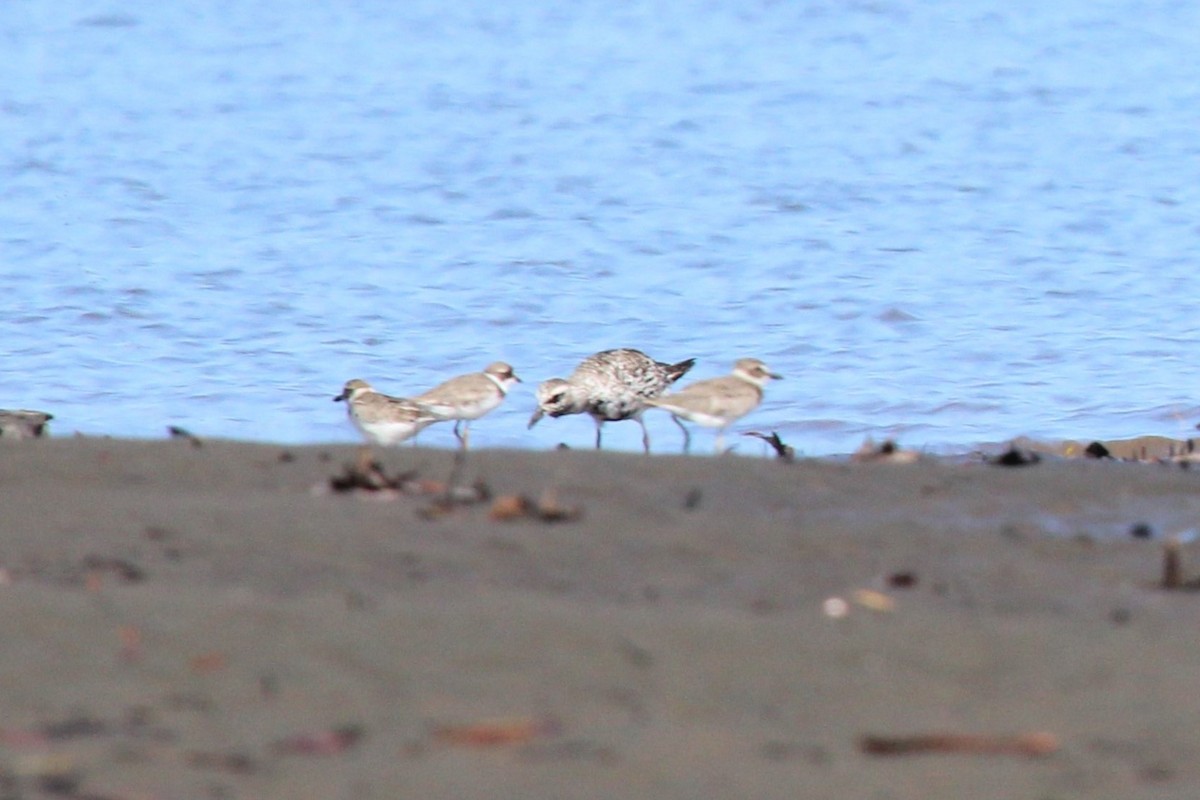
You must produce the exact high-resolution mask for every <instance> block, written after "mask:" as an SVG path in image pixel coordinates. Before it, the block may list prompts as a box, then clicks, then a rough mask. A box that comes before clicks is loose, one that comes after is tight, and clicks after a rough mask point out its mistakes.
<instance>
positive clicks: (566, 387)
mask: <svg viewBox="0 0 1200 800" xmlns="http://www.w3.org/2000/svg"><path fill="white" fill-rule="evenodd" d="M537 402H538V407H537V410H536V411H534V412H533V416H532V417H530V418H529V427H530V428H532V427H533V426H534V425H536V424H537V421H538V420H539V419H541V418H542V417H543V416H546V415H549V416H551V417H561V416H565V415H567V414H580V413H582V412H583V411H585V410H586V409H587V397H586V396H585V393H584V392H582V391H581V390H580V389H579V387H578V386H576V385H575V384H573V383H571V382H570V381H566V380H563V379H562V378H551V379H550V380H548V381H542V383H541V384H540V385H539V386H538V388H537Z"/></svg>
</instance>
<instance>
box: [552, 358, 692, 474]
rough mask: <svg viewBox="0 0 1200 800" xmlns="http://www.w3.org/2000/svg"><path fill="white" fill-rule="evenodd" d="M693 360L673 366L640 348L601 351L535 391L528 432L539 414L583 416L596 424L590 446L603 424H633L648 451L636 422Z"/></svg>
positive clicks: (646, 437) (645, 436)
mask: <svg viewBox="0 0 1200 800" xmlns="http://www.w3.org/2000/svg"><path fill="white" fill-rule="evenodd" d="M695 363H696V359H694V358H689V359H687V360H686V361H680V362H679V363H678V364H665V363H663V362H661V361H655V360H654V359H652V358H650V356H648V355H646V354H645V353H643V352H642V351H640V350H632V349H627V348H623V349H618V350H604V351H601V352H599V353H596V354H595V355H590V356H588V357H587V358H585V359H584V360H583V361H582V362H580V364H579V366H578V367H576V368H575V371H574V372H573V373H571V376H570V377H569V378H566V379H563V378H551V379H550V380H548V381H544V382H543V383H542V384H541V385H540V386H538V390H537V401H538V407H537V410H536V411H534V412H533V416H531V417H530V418H529V427H530V428H532V427H533V426H534V425H536V424H537V422H538V420H540V419H541V418H542V417H543V416H546V415H549V416H551V417H561V416H565V415H567V414H585V413H586V414H588V415H589V416H591V418H592V420H594V421H595V423H596V448H597V449H599V448H600V432H601V429H602V428H603V427H604V423H605V422H616V421H618V420H623V419H632V420H637V424H638V425H640V426H641V428H642V449H643V450H645V451H646V452H647V453H649V452H650V434H648V433H647V432H646V425H645V423H643V422H642V412H643V411H645V410H646V401H647V400H649V399H650V398H653V397H657V396H658V395H660V394H662V392H663V390H664V389H666V388H667V387H668V386H670V385H671V384H672V383H674V382H675V381H677V380H679V379H680V378H681V377H683V375H684V374H685V373H687V371H688V370H689V369H691V368H692V365H694V364H695Z"/></svg>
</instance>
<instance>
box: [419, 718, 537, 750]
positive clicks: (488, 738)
mask: <svg viewBox="0 0 1200 800" xmlns="http://www.w3.org/2000/svg"><path fill="white" fill-rule="evenodd" d="M558 730H559V725H558V723H557V722H555V721H554V720H549V719H544V718H538V717H510V718H506V719H491V720H480V721H478V722H467V723H463V724H459V725H439V726H436V727H435V728H433V731H432V733H433V738H434V739H436V740H437V741H439V742H443V743H445V744H449V745H458V746H461V747H498V746H503V745H513V744H524V743H525V742H528V741H530V740H531V739H534V738H537V737H538V736H550V735H553V734H555V733H557V732H558Z"/></svg>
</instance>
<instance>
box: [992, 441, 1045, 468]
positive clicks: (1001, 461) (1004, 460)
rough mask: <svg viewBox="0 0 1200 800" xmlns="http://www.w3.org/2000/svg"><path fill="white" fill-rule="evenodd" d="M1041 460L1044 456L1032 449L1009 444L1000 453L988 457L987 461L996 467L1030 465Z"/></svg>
mask: <svg viewBox="0 0 1200 800" xmlns="http://www.w3.org/2000/svg"><path fill="white" fill-rule="evenodd" d="M1041 460H1042V457H1041V456H1040V455H1039V454H1037V453H1035V452H1034V451H1032V450H1025V449H1023V448H1019V447H1017V446H1016V445H1009V447H1008V449H1007V450H1005V451H1004V452H1003V453H1001V454H1000V455H998V456H994V457H992V458H989V459H987V463H989V464H991V465H993V466H996V467H1028V466H1030V465H1033V464H1037V463H1038V462H1040V461H1041Z"/></svg>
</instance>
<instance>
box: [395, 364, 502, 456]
mask: <svg viewBox="0 0 1200 800" xmlns="http://www.w3.org/2000/svg"><path fill="white" fill-rule="evenodd" d="M520 381H521V379H520V378H518V377H517V376H516V373H514V372H513V368H512V367H511V366H509V365H508V364H506V363H504V362H503V361H496V362H494V363H492V364H488V365H487V367H486V368H485V369H484V370H483V372H472V373H470V374H469V375H459V376H458V377H456V378H451V379H450V380H448V381H446V382H445V383H442V384H439V385H438V386H435V387H434V388H432V389H430V390H429V391H427V392H425V393H423V394H419V395H417V396H416V397H414V398H412V400H413V402H415V403H418V404H420V405H421V407H422V408H425V409H427V410H428V411H429V413H431V414H432V415H433V416H434V417H436V418H437V419H438V420H439V421H440V420H451V419H452V420H454V436H455V438H457V439H458V443H459V444H460V445H462V448H463V449H464V450H465V449H467V447H468V445H469V443H470V435H471V434H470V426H471V420H473V419H479V418H480V417H482V416H483V415H484V414H486V413H488V412H489V411H491V410H492V409H494V408H496V406H498V405H500V403H501V402H502V401H503V400H504V396H505V395H507V394H508V390H509V389H510V388H512V385H513V384H514V383H520ZM464 422H465V423H466V424H465V425H464V424H463V423H464ZM460 425H461V426H462V432H461V433H460V432H459V426H460Z"/></svg>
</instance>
